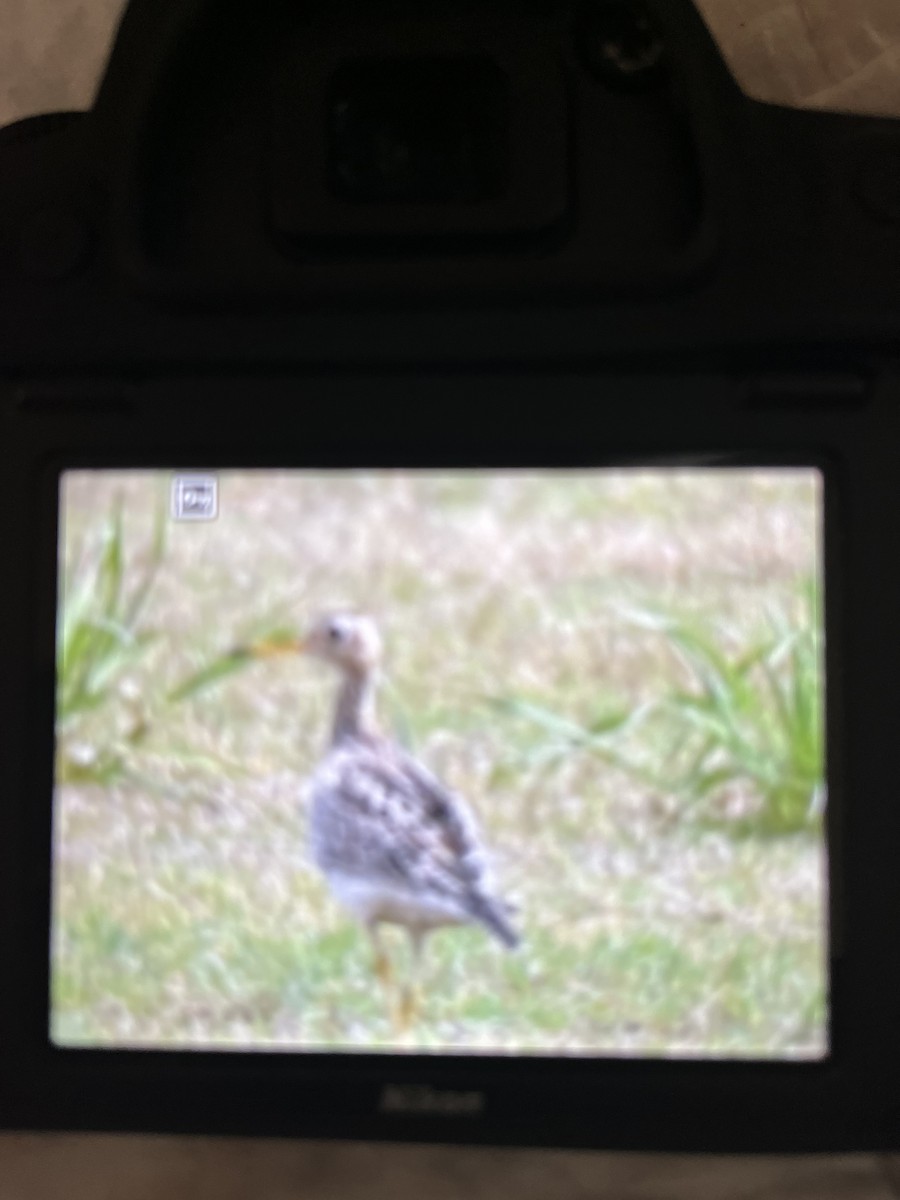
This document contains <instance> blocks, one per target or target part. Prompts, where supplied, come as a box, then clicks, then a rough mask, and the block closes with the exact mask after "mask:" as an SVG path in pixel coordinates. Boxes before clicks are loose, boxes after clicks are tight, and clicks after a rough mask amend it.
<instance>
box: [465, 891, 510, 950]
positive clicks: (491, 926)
mask: <svg viewBox="0 0 900 1200" xmlns="http://www.w3.org/2000/svg"><path fill="white" fill-rule="evenodd" d="M469 909H470V911H471V913H472V916H473V917H474V918H475V919H476V921H480V922H481V924H482V925H483V926H484V927H485V929H487V930H489V931H490V932H491V933H492V934H493V935H494V937H495V938H497V939H498V940H499V941H501V942H502V943H503V945H504V946H505V947H506V948H507V950H515V948H516V946H518V944H519V942H520V941H521V938H520V937H519V934H518V933H517V932H516V930H515V929H514V928H513V926H512V922H511V921H510V919H509V905H507V904H504V902H503V901H502V900H495V899H493V897H491V896H485V895H484V894H483V893H482V892H476V893H474V894H473V895H472V896H471V897H470V899H469Z"/></svg>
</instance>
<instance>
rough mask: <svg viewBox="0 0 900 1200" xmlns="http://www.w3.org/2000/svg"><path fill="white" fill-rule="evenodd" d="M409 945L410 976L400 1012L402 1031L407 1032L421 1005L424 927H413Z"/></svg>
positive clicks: (402, 997)
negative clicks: (420, 980)
mask: <svg viewBox="0 0 900 1200" xmlns="http://www.w3.org/2000/svg"><path fill="white" fill-rule="evenodd" d="M409 946H410V956H409V976H408V978H407V981H406V983H405V984H404V987H403V990H402V992H401V993H400V1010H399V1013H398V1024H399V1027H400V1031H401V1032H402V1033H405V1032H406V1031H407V1030H408V1029H409V1028H410V1026H411V1025H412V1024H413V1022H414V1021H415V1019H416V1016H417V1014H418V1012H419V1008H420V1007H421V1000H422V996H421V989H420V987H419V976H420V971H421V967H422V951H423V949H424V946H425V930H424V929H416V928H411V929H410V930H409Z"/></svg>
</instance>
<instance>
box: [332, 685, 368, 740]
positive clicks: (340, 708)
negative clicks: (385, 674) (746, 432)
mask: <svg viewBox="0 0 900 1200" xmlns="http://www.w3.org/2000/svg"><path fill="white" fill-rule="evenodd" d="M375 732H376V728H375V679H374V677H373V674H372V672H371V671H347V672H345V674H344V678H343V679H342V680H341V686H340V688H339V690H338V698H337V707H336V708H335V712H334V725H333V727H332V730H331V744H332V745H333V746H336V745H337V744H338V743H339V742H342V741H345V740H346V739H347V738H361V737H365V736H366V735H367V734H374V733H375Z"/></svg>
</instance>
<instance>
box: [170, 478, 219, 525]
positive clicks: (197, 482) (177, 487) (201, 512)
mask: <svg viewBox="0 0 900 1200" xmlns="http://www.w3.org/2000/svg"><path fill="white" fill-rule="evenodd" d="M218 515H219V481H218V479H217V478H216V476H215V475H176V476H175V478H174V479H173V480H172V517H173V519H174V520H176V521H214V520H215V519H216V517H217V516H218Z"/></svg>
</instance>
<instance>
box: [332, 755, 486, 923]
mask: <svg viewBox="0 0 900 1200" xmlns="http://www.w3.org/2000/svg"><path fill="white" fill-rule="evenodd" d="M312 790H313V796H312V801H313V814H312V816H313V849H314V852H315V855H316V859H317V861H318V862H319V865H320V866H321V867H322V868H323V869H324V870H329V869H333V870H342V871H348V872H350V873H360V874H363V875H365V876H367V877H370V878H371V877H376V878H381V879H383V880H384V881H385V882H387V883H391V884H393V885H395V886H400V887H403V888H408V889H410V890H412V891H414V892H418V893H422V892H427V893H429V894H431V895H432V896H436V897H441V898H443V899H446V900H447V901H450V902H453V903H456V904H460V905H461V906H462V907H463V908H464V909H466V910H468V909H469V908H470V907H471V904H470V902H471V899H472V897H473V896H475V895H477V894H479V893H480V891H481V886H482V882H483V876H484V870H485V866H484V860H483V856H482V851H481V846H480V839H479V836H478V830H477V827H476V824H475V821H474V818H473V816H472V814H471V812H470V811H469V808H468V806H467V805H466V804H465V802H464V801H463V800H462V798H461V797H460V796H458V795H456V794H455V793H454V792H451V791H450V790H449V789H448V788H446V787H444V785H443V784H442V783H440V782H439V781H438V780H437V779H436V778H435V777H434V776H433V775H432V774H431V773H430V772H429V771H427V770H426V769H425V767H423V766H422V765H421V764H420V763H418V762H416V761H415V759H413V758H411V757H410V756H409V755H407V754H405V753H404V752H403V751H401V750H399V749H398V748H397V747H395V746H390V745H389V746H385V747H379V748H377V749H376V748H369V747H365V746H362V745H358V744H357V745H355V746H354V747H353V748H352V749H343V750H337V751H335V752H333V753H332V754H331V755H329V757H328V759H326V761H325V762H324V763H323V764H322V766H321V767H320V768H319V770H318V771H317V773H316V776H315V777H314V779H313V787H312Z"/></svg>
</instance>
